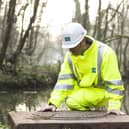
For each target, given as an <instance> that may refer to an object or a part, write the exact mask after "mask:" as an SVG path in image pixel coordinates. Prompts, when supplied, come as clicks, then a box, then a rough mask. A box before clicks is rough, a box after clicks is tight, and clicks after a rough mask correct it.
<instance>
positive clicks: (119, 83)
mask: <svg viewBox="0 0 129 129" xmlns="http://www.w3.org/2000/svg"><path fill="white" fill-rule="evenodd" d="M105 83H106V84H111V85H118V86H119V85H123V82H122V80H111V81H105Z"/></svg>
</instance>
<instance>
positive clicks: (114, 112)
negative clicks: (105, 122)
mask: <svg viewBox="0 0 129 129" xmlns="http://www.w3.org/2000/svg"><path fill="white" fill-rule="evenodd" d="M107 114H113V115H126V113H125V112H122V111H120V110H116V109H112V110H110V111H108V112H107Z"/></svg>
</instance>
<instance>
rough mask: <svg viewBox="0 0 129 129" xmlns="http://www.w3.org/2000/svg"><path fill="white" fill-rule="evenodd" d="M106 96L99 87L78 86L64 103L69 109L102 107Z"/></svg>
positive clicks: (83, 109) (105, 102)
mask: <svg viewBox="0 0 129 129" xmlns="http://www.w3.org/2000/svg"><path fill="white" fill-rule="evenodd" d="M107 101H108V96H107V93H106V91H105V90H104V89H101V88H91V87H90V88H80V89H78V90H77V91H74V92H73V93H72V94H71V95H70V96H69V97H68V98H67V99H66V105H67V106H68V108H69V109H70V110H80V111H85V110H90V109H91V108H100V107H104V106H105V105H106V104H107Z"/></svg>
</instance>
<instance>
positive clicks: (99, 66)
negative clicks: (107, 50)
mask: <svg viewBox="0 0 129 129" xmlns="http://www.w3.org/2000/svg"><path fill="white" fill-rule="evenodd" d="M104 47H105V46H104V45H102V44H99V47H98V57H97V71H98V85H101V84H102V79H101V70H100V69H101V63H102V55H103V51H104Z"/></svg>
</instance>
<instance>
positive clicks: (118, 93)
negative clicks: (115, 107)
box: [106, 87, 123, 95]
mask: <svg viewBox="0 0 129 129" xmlns="http://www.w3.org/2000/svg"><path fill="white" fill-rule="evenodd" d="M106 91H108V92H110V93H113V94H117V95H123V91H121V90H116V89H111V88H109V87H107V88H106Z"/></svg>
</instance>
